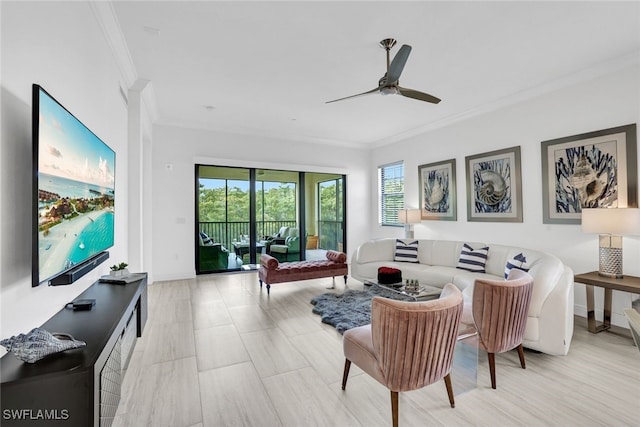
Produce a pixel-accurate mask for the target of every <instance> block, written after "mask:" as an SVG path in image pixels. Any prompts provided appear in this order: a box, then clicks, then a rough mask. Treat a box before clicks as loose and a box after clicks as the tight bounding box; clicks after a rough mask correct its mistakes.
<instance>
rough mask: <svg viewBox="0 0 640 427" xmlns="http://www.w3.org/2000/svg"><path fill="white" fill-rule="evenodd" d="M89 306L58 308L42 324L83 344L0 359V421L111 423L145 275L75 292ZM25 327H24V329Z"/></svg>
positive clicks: (139, 325)
mask: <svg viewBox="0 0 640 427" xmlns="http://www.w3.org/2000/svg"><path fill="white" fill-rule="evenodd" d="M78 298H93V299H95V300H96V305H95V306H94V307H93V309H91V310H88V311H73V310H71V309H67V308H63V309H62V310H60V311H59V312H58V313H56V314H55V315H54V316H53V317H52V318H51V319H49V320H48V321H47V322H46V323H45V324H44V325H42V326H41V327H42V328H43V329H45V330H47V331H49V332H61V333H62V332H63V333H68V334H71V335H73V337H74V338H76V339H78V340H82V341H85V342H86V343H87V345H86V347H83V348H79V349H74V350H68V351H65V352H62V353H58V354H54V355H50V356H47V357H45V358H44V359H42V360H39V361H37V362H35V363H25V362H22V361H21V360H19V359H17V358H16V357H15V356H14V355H13V354H11V353H7V354H5V355H4V356H3V357H2V359H0V375H1V378H2V386H1V390H0V391H1V393H2V400H1V407H2V410H1V411H0V417H2V418H1V420H2V421H1V423H2V426H3V427H5V426H7V427H8V426H47V427H49V426H65V427H69V426H78V427H88V426H100V427H103V426H110V425H111V423H112V422H113V417H114V416H115V412H116V409H117V408H118V404H119V402H120V384H121V382H122V378H123V376H124V372H125V370H126V367H127V363H128V361H129V358H130V356H131V354H132V353H133V348H134V346H135V342H136V337H140V336H142V331H143V329H144V326H145V323H146V321H147V310H148V309H147V276H146V274H145V275H144V277H142V278H141V279H140V280H138V281H136V282H133V283H129V284H127V285H118V284H108V283H100V282H96V283H94V284H93V285H91V286H90V287H89V288H87V290H85V291H84V292H83V293H82V294H80V295H79V296H78ZM26 332H28V331H24V333H26Z"/></svg>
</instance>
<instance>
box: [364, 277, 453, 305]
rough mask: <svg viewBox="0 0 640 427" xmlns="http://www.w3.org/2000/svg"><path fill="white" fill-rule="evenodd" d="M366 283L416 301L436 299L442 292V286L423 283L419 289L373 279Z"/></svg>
mask: <svg viewBox="0 0 640 427" xmlns="http://www.w3.org/2000/svg"><path fill="white" fill-rule="evenodd" d="M364 284H365V286H379V287H381V288H383V289H387V290H389V291H392V292H395V293H398V294H400V295H404V296H407V297H409V298H413V300H414V301H428V300H431V299H436V298H438V297H439V296H440V293H441V292H442V289H441V288H437V287H435V286H429V285H422V284H421V285H420V286H419V287H418V290H417V291H413V290H407V289H405V285H404V284H403V283H394V284H390V285H383V284H381V283H378V282H376V281H373V280H365V281H364Z"/></svg>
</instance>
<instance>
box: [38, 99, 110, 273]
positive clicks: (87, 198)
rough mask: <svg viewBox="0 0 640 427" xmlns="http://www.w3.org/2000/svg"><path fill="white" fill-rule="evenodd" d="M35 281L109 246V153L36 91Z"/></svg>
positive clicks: (64, 112)
mask: <svg viewBox="0 0 640 427" xmlns="http://www.w3.org/2000/svg"><path fill="white" fill-rule="evenodd" d="M38 133H39V147H38V148H39V150H38V151H39V153H38V246H39V250H38V253H39V270H40V274H39V276H40V281H43V280H45V279H47V278H50V277H51V276H54V275H56V274H57V273H59V272H61V271H63V270H66V269H68V268H70V267H73V266H74V265H76V264H79V263H81V262H82V261H85V260H86V259H88V258H91V257H93V256H94V255H97V254H98V253H100V252H102V251H103V250H104V249H106V248H109V247H111V246H113V236H114V195H115V194H114V192H115V187H114V182H115V181H114V174H115V153H114V152H113V151H112V150H111V149H110V148H109V147H108V146H107V145H105V144H104V143H103V142H102V141H101V140H100V139H99V138H97V137H96V136H95V135H94V134H93V133H92V132H91V131H89V130H88V129H87V128H86V127H85V126H84V125H83V124H82V123H80V122H79V121H78V120H77V119H76V118H74V117H73V116H72V115H70V114H69V113H68V112H67V111H66V110H65V109H64V108H62V107H61V106H60V105H59V104H58V103H56V102H55V101H54V100H52V99H51V98H49V97H48V96H47V95H46V94H45V93H42V92H41V93H40V117H39V130H38Z"/></svg>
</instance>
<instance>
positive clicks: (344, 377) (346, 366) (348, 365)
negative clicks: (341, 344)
mask: <svg viewBox="0 0 640 427" xmlns="http://www.w3.org/2000/svg"><path fill="white" fill-rule="evenodd" d="M350 368H351V360H349V359H345V360H344V372H343V373H342V389H343V390H344V389H345V388H346V387H347V378H349V369H350Z"/></svg>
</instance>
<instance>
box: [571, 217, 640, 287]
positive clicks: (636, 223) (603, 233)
mask: <svg viewBox="0 0 640 427" xmlns="http://www.w3.org/2000/svg"><path fill="white" fill-rule="evenodd" d="M582 231H583V232H584V233H597V234H599V235H600V250H599V257H598V259H599V267H598V274H599V275H601V276H605V277H613V278H616V279H620V278H622V236H623V235H625V234H626V235H636V234H640V209H638V208H584V209H582Z"/></svg>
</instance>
